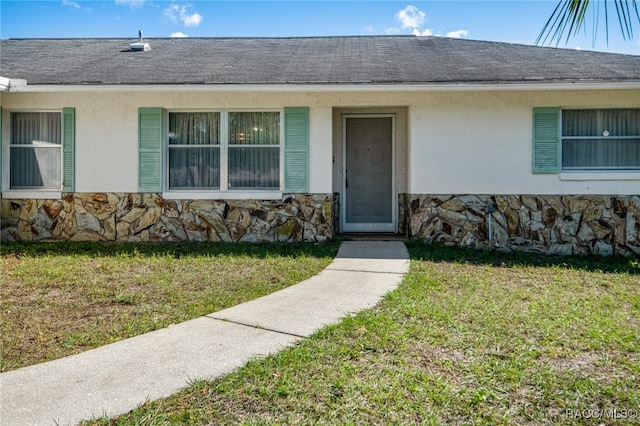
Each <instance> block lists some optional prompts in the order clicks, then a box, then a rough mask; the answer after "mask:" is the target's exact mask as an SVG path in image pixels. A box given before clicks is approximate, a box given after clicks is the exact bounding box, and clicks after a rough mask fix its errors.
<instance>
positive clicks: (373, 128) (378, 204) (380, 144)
mask: <svg viewBox="0 0 640 426" xmlns="http://www.w3.org/2000/svg"><path fill="white" fill-rule="evenodd" d="M393 118H394V117H393V116H391V115H386V116H378V115H376V116H346V117H345V118H344V129H345V130H344V135H345V137H344V140H345V150H344V153H345V162H344V185H343V188H344V191H343V194H344V204H343V214H342V218H343V220H342V230H343V231H344V232H395V231H396V224H395V214H394V213H395V208H394V206H395V202H394V197H393V192H394V183H393V173H394V170H393V158H394V155H393V152H394V149H393V129H394V119H393Z"/></svg>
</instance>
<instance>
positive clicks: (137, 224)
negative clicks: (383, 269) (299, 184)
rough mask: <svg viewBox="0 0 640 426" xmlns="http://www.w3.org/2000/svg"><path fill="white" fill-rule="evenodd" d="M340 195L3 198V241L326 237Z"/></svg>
mask: <svg viewBox="0 0 640 426" xmlns="http://www.w3.org/2000/svg"><path fill="white" fill-rule="evenodd" d="M332 202H333V199H332V194H291V195H285V196H284V197H283V198H282V200H277V201H271V200H269V201H258V200H249V201H243V200H166V199H164V198H162V197H161V196H160V195H159V194H153V193H149V194H132V193H73V194H66V195H65V196H64V198H63V199H61V200H32V199H26V200H23V199H3V200H1V210H0V218H1V222H2V224H1V235H0V239H1V240H2V241H20V240H25V241H31V240H47V241H62V240H72V241H118V242H129V241H132V242H135V241H233V242H236V241H247V242H257V241H281V242H298V241H307V242H315V241H325V240H328V239H331V238H332V237H333V234H334V228H333V216H332V215H333V212H332Z"/></svg>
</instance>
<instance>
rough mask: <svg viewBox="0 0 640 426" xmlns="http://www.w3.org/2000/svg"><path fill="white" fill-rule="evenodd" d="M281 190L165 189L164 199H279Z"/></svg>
mask: <svg viewBox="0 0 640 426" xmlns="http://www.w3.org/2000/svg"><path fill="white" fill-rule="evenodd" d="M282 194H283V193H282V192H281V191H167V192H163V193H162V198H164V199H165V200H281V199H282Z"/></svg>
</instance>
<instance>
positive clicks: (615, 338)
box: [92, 242, 640, 425]
mask: <svg viewBox="0 0 640 426" xmlns="http://www.w3.org/2000/svg"><path fill="white" fill-rule="evenodd" d="M409 248H410V254H411V259H412V262H411V271H410V273H409V274H408V275H407V276H406V277H405V279H404V281H403V283H402V284H401V286H400V288H399V289H397V290H396V291H394V292H392V293H390V294H389V295H388V297H386V299H385V300H384V301H383V302H382V303H381V304H380V305H379V306H377V307H376V308H374V309H372V310H368V311H365V312H362V313H360V314H358V315H356V316H353V317H349V318H347V319H346V320H345V321H343V322H342V323H340V324H338V325H335V326H331V327H328V328H326V329H323V330H321V331H319V332H318V333H316V334H315V335H314V336H312V338H309V339H306V340H304V341H302V342H300V343H299V344H297V345H295V346H294V347H292V348H290V349H287V350H284V351H282V352H281V353H279V354H277V355H274V356H270V357H268V358H266V359H261V360H255V361H252V362H250V363H249V364H248V365H247V366H245V367H244V368H241V369H239V370H238V371H237V372H235V373H233V374H230V375H229V376H226V377H223V378H220V379H218V380H215V381H211V382H205V381H198V382H195V383H193V384H192V386H190V387H189V388H188V389H187V390H185V391H183V392H181V393H179V394H177V395H174V396H172V397H170V398H168V399H165V400H161V401H157V402H151V403H147V404H145V405H144V406H142V407H140V408H138V409H136V410H135V411H133V412H132V413H129V414H126V415H123V416H120V417H119V418H117V419H98V420H95V421H93V422H92V423H93V424H122V425H130V424H144V425H155V424H176V425H177V424H198V425H200V424H211V425H218V424H249V425H262V424H264V425H271V424H331V425H333V424H362V425H365V424H380V425H387V424H482V425H483V424H486V425H493V424H519V425H520V424H525V425H526V424H531V425H538V424H567V425H569V424H571V425H573V424H588V425H591V424H620V425H622V424H632V423H636V424H637V423H638V422H640V419H638V417H637V416H638V412H639V410H640V263H639V262H638V261H637V260H632V259H600V260H594V259H588V258H547V257H537V256H528V255H506V254H498V253H488V252H475V251H468V250H460V249H448V248H443V247H429V246H425V245H423V244H421V243H419V242H412V243H410V244H409Z"/></svg>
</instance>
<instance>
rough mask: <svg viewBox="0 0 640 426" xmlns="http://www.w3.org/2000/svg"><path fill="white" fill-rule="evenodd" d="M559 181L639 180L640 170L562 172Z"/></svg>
mask: <svg viewBox="0 0 640 426" xmlns="http://www.w3.org/2000/svg"><path fill="white" fill-rule="evenodd" d="M560 180H577V181H585V180H615V181H620V180H640V170H638V171H619V172H612V171H592V172H587V171H575V172H568V171H564V172H561V173H560Z"/></svg>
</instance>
